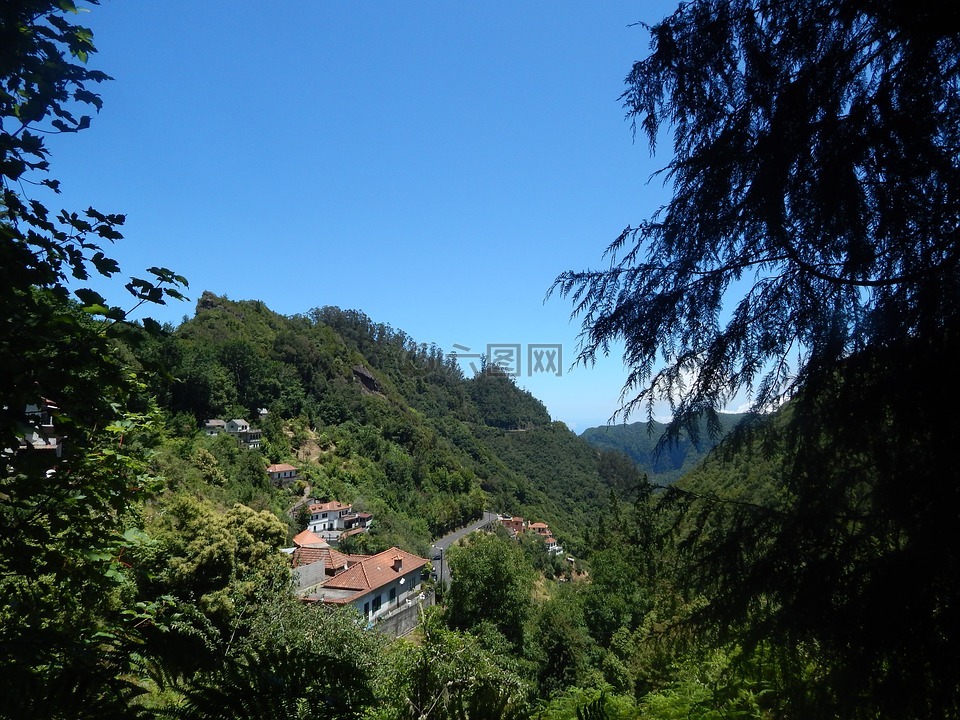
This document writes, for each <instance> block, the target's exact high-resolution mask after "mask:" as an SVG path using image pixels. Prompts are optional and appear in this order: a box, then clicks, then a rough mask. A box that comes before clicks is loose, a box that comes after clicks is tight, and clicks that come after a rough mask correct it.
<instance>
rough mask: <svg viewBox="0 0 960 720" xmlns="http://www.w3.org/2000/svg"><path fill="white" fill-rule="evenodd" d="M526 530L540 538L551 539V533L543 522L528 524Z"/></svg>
mask: <svg viewBox="0 0 960 720" xmlns="http://www.w3.org/2000/svg"><path fill="white" fill-rule="evenodd" d="M527 530H529V531H530V532H535V533H536V534H537V535H539V536H541V537H552V536H553V533H552V532H550V526H549V525H547V524H546V523H543V522H535V523H530V524H529V525H528V526H527Z"/></svg>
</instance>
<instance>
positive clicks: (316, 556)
mask: <svg viewBox="0 0 960 720" xmlns="http://www.w3.org/2000/svg"><path fill="white" fill-rule="evenodd" d="M363 559H364V556H363V555H346V554H344V553H342V552H340V551H339V550H334V549H333V548H331V547H329V546H325V547H298V548H297V549H296V550H294V551H293V566H294V567H295V568H297V567H303V566H304V565H313V563H318V562H320V561H321V560H322V561H323V562H324V563H326V570H327V571H328V572H332V573H338V572H344V570H345V569H346V568H348V567H350V566H351V565H356V564H357V563H358V562H360V561H361V560H363Z"/></svg>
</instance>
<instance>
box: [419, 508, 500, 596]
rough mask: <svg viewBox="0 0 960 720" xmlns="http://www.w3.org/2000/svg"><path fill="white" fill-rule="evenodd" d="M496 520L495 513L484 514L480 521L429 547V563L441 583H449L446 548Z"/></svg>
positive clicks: (445, 536) (446, 536) (455, 531)
mask: <svg viewBox="0 0 960 720" xmlns="http://www.w3.org/2000/svg"><path fill="white" fill-rule="evenodd" d="M496 519H497V514H496V513H492V512H485V513H484V514H483V517H482V518H481V519H480V520H477V521H476V522H475V523H472V524H470V525H467V526H466V527H463V528H460V529H459V530H454V531H453V532H452V533H450V534H449V535H444V536H443V537H442V538H440V539H439V540H437V541H436V542H434V543H433V545H431V546H430V559H431V562H433V567H434V568H435V569H436V570H437V573H438V577H439V578H440V579H441V580H442V581H443V582H447V583H448V582H450V568H449V567H448V565H447V563H446V558H445V557H444V553H445V552H446V550H447V548H449V547H450V546H451V545H453V544H454V543H455V542H456V541H457V540H459V539H460V538H462V537H466V536H467V535H469V534H470V533H472V532H474V531H476V530H479V529H481V528H485V527H486V526H487V525H489V524H490V523H492V522H493V521H494V520H496Z"/></svg>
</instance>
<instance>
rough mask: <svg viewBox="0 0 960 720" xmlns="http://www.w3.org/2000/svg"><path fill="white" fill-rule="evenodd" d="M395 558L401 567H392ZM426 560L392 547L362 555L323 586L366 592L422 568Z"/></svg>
mask: <svg viewBox="0 0 960 720" xmlns="http://www.w3.org/2000/svg"><path fill="white" fill-rule="evenodd" d="M355 557H356V556H355ZM397 559H399V560H400V562H401V567H400V568H399V569H394V565H395V560H397ZM428 562H429V560H427V559H426V558H422V557H417V556H416V555H414V554H412V553H408V552H406V551H405V550H401V549H400V548H397V547H392V548H390V549H389V550H384V551H383V552H382V553H378V554H376V555H369V556H366V557H363V558H362V560H361V561H360V562H358V563H357V564H356V565H354V566H353V567H351V568H350V569H348V570H346V571H345V572H342V573H340V574H338V575H335V576H334V577H332V578H330V579H329V580H327V581H326V582H325V583H324V584H323V586H324V587H325V588H340V589H343V590H356V591H358V593H366V592H369V591H370V590H376V589H377V588H379V587H383V586H384V585H387V584H388V583H390V582H391V581H392V580H395V579H396V578H398V577H401V576H403V575H406V574H407V573H409V572H412V571H414V570H417V569H419V568H422V567H423V566H424V565H426V564H427V563H428Z"/></svg>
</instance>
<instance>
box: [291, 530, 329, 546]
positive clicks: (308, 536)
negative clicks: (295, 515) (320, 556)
mask: <svg viewBox="0 0 960 720" xmlns="http://www.w3.org/2000/svg"><path fill="white" fill-rule="evenodd" d="M293 544H294V545H296V546H297V547H322V546H326V545H327V541H326V540H324V539H323V538H322V537H320V536H319V535H317V534H316V533H313V532H310V531H309V530H304V531H303V532H301V533H298V534H297V535H296V536H294V538H293Z"/></svg>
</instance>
